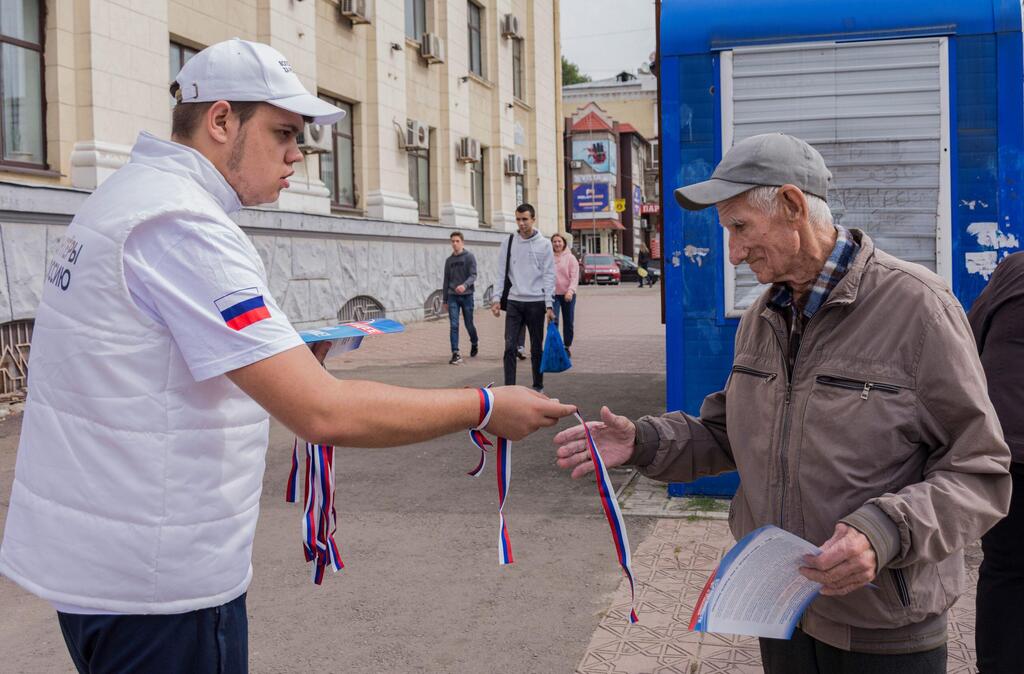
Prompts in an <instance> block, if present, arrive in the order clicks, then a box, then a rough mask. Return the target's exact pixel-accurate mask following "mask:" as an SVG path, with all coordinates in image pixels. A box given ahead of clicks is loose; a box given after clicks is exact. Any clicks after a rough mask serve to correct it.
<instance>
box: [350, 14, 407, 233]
mask: <svg viewBox="0 0 1024 674" xmlns="http://www.w3.org/2000/svg"><path fill="white" fill-rule="evenodd" d="M396 46H397V49H396V48H395V47H396ZM408 48H409V47H407V46H406V42H405V6H404V4H403V3H400V2H378V3H375V4H374V17H373V24H372V30H371V31H370V32H369V34H368V38H367V46H366V52H367V54H366V93H367V96H366V101H365V103H364V104H363V106H362V109H363V111H364V114H363V124H364V126H365V135H364V137H365V138H366V140H367V152H366V158H367V162H366V182H367V184H366V201H365V203H366V212H367V215H369V216H370V217H371V218H379V219H381V220H391V221H397V222H418V221H419V208H418V206H417V204H416V201H415V200H414V199H413V198H412V197H411V196H410V195H409V173H408V171H409V163H408V158H407V157H406V156H405V151H404V150H403V149H402V148H401V147H400V145H399V139H400V138H401V136H400V134H404V133H405V123H406V119H407V118H408V117H409V115H408V112H407V106H406V95H405V60H406V58H405V53H404V51H405V49H408Z"/></svg>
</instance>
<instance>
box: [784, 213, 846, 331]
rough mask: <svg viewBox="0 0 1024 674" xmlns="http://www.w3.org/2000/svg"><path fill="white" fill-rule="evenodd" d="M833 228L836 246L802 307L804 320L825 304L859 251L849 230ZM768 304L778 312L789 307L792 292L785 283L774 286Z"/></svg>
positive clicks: (841, 227)
mask: <svg viewBox="0 0 1024 674" xmlns="http://www.w3.org/2000/svg"><path fill="white" fill-rule="evenodd" d="M835 228H836V245H835V246H834V247H833V248H832V254H831V255H829V256H828V260H826V261H825V266H824V267H822V268H821V272H820V273H819V274H818V279H817V280H816V281H815V282H814V285H813V286H812V287H811V293H810V295H809V296H808V297H807V304H805V305H804V310H803V314H804V317H805V318H806V319H810V318H811V316H813V315H814V314H815V313H817V311H818V309H820V308H821V305H823V304H824V303H825V300H827V299H828V296H829V294H830V293H831V292H832V290H833V289H834V288H835V287H836V285H837V284H838V283H839V282H840V281H841V280H842V279H843V277H844V276H846V270H847V269H849V268H850V263H852V262H853V258H855V257H856V256H857V251H858V250H860V246H859V245H858V244H857V242H856V241H854V240H853V237H852V236H850V232H849V230H847V229H846V228H845V227H843V226H842V225H835ZM768 304H769V305H770V306H771V307H772V308H773V309H776V310H779V311H781V310H784V309H787V308H789V307H791V306H792V304H793V291H792V290H790V288H789V286H788V285H786V284H785V283H776V284H774V285H773V286H772V289H771V298H770V299H769V300H768Z"/></svg>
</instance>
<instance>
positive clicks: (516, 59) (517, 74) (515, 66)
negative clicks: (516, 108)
mask: <svg viewBox="0 0 1024 674" xmlns="http://www.w3.org/2000/svg"><path fill="white" fill-rule="evenodd" d="M512 95H513V96H515V97H516V98H518V99H519V100H521V101H525V100H526V94H525V93H524V92H523V41H522V40H521V39H519V38H513V39H512Z"/></svg>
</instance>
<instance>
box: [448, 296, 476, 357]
mask: <svg viewBox="0 0 1024 674" xmlns="http://www.w3.org/2000/svg"><path fill="white" fill-rule="evenodd" d="M459 309H461V310H462V320H463V321H465V323H466V332H468V333H469V343H470V344H473V345H475V344H476V342H477V339H476V326H474V325H473V296H472V295H456V294H455V293H451V294H449V295H448V323H449V325H450V326H451V342H452V353H455V352H456V351H458V350H459Z"/></svg>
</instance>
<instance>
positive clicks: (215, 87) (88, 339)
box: [0, 39, 573, 674]
mask: <svg viewBox="0 0 1024 674" xmlns="http://www.w3.org/2000/svg"><path fill="white" fill-rule="evenodd" d="M171 88H172V93H173V94H174V95H175V96H176V98H177V100H178V105H177V107H176V108H175V111H174V122H173V138H174V141H175V142H168V141H162V140H159V139H157V138H155V137H153V136H151V135H148V134H145V133H143V134H141V135H140V137H139V140H138V142H137V143H136V145H135V147H134V148H133V150H132V156H131V160H130V161H129V163H128V164H127V165H126V166H125V167H123V168H122V169H121V170H119V171H118V172H117V173H115V174H114V175H113V176H111V177H110V178H109V179H108V180H107V181H106V182H104V184H103V185H102V186H101V187H100V188H99V189H97V190H96V192H95V193H94V194H93V195H92V196H91V197H90V198H89V199H87V200H86V202H85V203H84V204H83V205H82V208H81V210H80V211H79V213H78V214H77V215H76V217H75V219H74V221H73V222H72V224H71V226H70V227H69V229H68V231H67V234H66V237H65V240H64V242H63V244H62V246H61V247H60V248H59V249H58V251H57V254H56V256H55V261H56V262H57V263H58V264H59V265H60V266H61V267H62V271H61V273H59V274H54V275H52V279H53V280H52V281H49V282H48V283H47V285H46V287H45V290H44V292H43V296H42V301H41V304H40V307H39V311H38V314H37V317H36V322H35V332H34V335H33V343H32V355H31V359H30V361H29V365H30V371H31V373H32V374H31V376H30V380H29V393H28V402H27V405H26V408H25V416H24V421H23V428H22V436H21V444H20V446H19V449H18V459H17V466H16V470H15V476H14V483H13V487H12V491H11V501H10V509H9V512H8V517H7V523H6V529H5V533H4V540H3V545H2V547H0V572H2V573H3V574H4V575H5V576H7V577H8V578H10V579H11V580H13V581H15V582H16V583H18V584H19V585H21V586H22V587H24V588H25V589H27V590H29V591H30V592H33V593H34V594H36V595H38V596H40V597H42V598H44V599H46V600H49V601H50V602H51V603H52V604H53V605H54V606H55V607H56V609H57V611H58V618H59V622H60V626H61V630H62V632H63V634H64V638H65V641H66V643H67V646H68V650H69V652H70V655H71V658H72V660H73V661H74V664H75V666H76V667H77V668H78V670H79V671H80V672H92V673H100V672H126V671H137V672H149V673H152V672H190V673H192V674H195V673H205V672H211V673H212V672H215V671H216V672H231V673H238V672H245V671H246V670H247V651H248V647H247V622H246V613H245V592H246V588H247V587H248V585H249V582H250V579H251V577H252V566H251V554H252V543H253V535H254V532H255V527H256V518H257V513H258V509H259V496H260V486H261V483H262V477H263V469H264V456H265V452H266V449H267V431H268V426H269V419H268V412H269V414H271V415H273V416H275V417H276V418H277V419H279V420H280V421H281V422H282V423H284V424H285V425H286V426H288V427H289V428H290V429H291V430H292V431H294V432H295V433H296V434H297V435H298V436H300V437H302V438H306V439H308V440H310V441H313V442H321V443H330V444H336V445H344V446H348V447H385V446H396V445H405V444H410V443H414V442H419V441H422V440H426V439H428V438H433V437H437V436H440V435H444V434H447V433H451V432H454V431H458V430H463V429H466V428H469V427H472V426H476V425H477V424H478V423H479V422H480V418H481V399H482V398H481V393H479V392H478V391H475V390H472V389H453V390H432V391H423V390H413V389H404V388H399V387H394V386H386V385H383V384H378V383H373V382H367V381H339V380H337V379H334V378H333V377H331V376H330V375H329V374H328V373H327V372H326V371H325V370H324V369H323V368H322V367H320V365H319V363H318V362H317V360H316V358H314V356H313V355H312V354H311V353H310V350H309V349H307V348H306V347H305V346H304V345H303V343H302V340H301V338H300V337H299V336H298V334H297V333H296V332H295V330H294V329H293V328H292V327H291V325H290V323H289V322H288V319H287V317H286V316H285V315H284V313H283V312H282V311H281V309H280V308H279V306H278V305H277V304H276V302H275V301H274V299H273V297H271V295H270V293H269V291H268V289H267V278H266V271H265V269H264V267H263V264H262V263H261V261H260V257H259V255H258V254H257V252H256V249H255V248H254V247H253V245H252V243H251V242H250V241H249V239H248V238H247V237H246V235H245V234H244V233H243V232H242V230H241V229H239V228H238V226H237V225H235V223H234V222H232V220H231V219H230V217H229V214H230V213H233V212H236V211H238V210H239V209H240V208H241V207H242V206H250V205H255V204H260V203H266V202H272V201H275V200H276V199H277V198H278V195H279V193H280V191H281V190H282V189H283V188H285V187H287V186H288V177H289V176H290V175H291V174H292V172H293V170H292V165H293V164H294V163H296V162H298V161H300V160H301V159H302V154H301V153H300V152H299V149H298V146H297V143H296V136H297V134H298V133H299V132H300V131H301V130H302V127H303V122H304V119H305V120H309V119H312V120H313V121H316V122H318V123H325V124H330V123H333V122H335V121H337V120H338V119H340V118H341V116H342V115H343V114H344V113H343V112H342V111H341V110H339V109H337V108H335V107H334V106H332V105H329V104H328V103H325V102H323V101H321V100H319V99H317V98H316V97H315V96H313V95H311V94H309V93H308V92H307V91H306V90H305V89H304V88H303V86H302V84H301V83H300V82H299V80H298V78H297V77H296V76H295V74H294V73H293V72H292V70H291V66H290V65H289V64H288V61H287V60H286V59H285V58H284V57H283V56H282V55H281V54H279V53H278V52H277V51H275V50H274V49H271V48H270V47H268V46H266V45H262V44H258V43H251V42H244V41H242V40H238V39H235V40H229V41H227V42H222V43H220V44H217V45H214V46H212V47H209V48H208V49H205V50H203V51H202V52H200V53H199V54H198V55H196V56H195V57H193V58H192V59H191V60H190V61H189V62H188V63H187V64H186V65H185V66H184V67H183V68H182V70H181V72H180V73H179V74H178V76H177V78H176V81H175V83H174V84H173V85H172V87H171ZM492 393H493V412H492V414H491V417H490V422H489V425H488V427H487V430H488V431H490V432H492V433H494V434H497V435H501V436H504V437H508V438H510V439H518V438H521V437H523V436H524V435H526V434H528V433H530V432H532V431H534V430H536V429H537V428H539V427H542V426H550V425H552V424H554V423H555V422H556V420H557V419H558V418H560V417H562V416H565V415H567V414H569V413H571V412H572V410H573V408H571V407H570V406H568V405H562V404H559V403H558V401H555V400H549V399H547V398H545V397H544V396H541V395H538V394H536V393H535V392H533V391H530V390H528V389H524V388H520V387H503V388H497V389H493V392H492Z"/></svg>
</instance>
